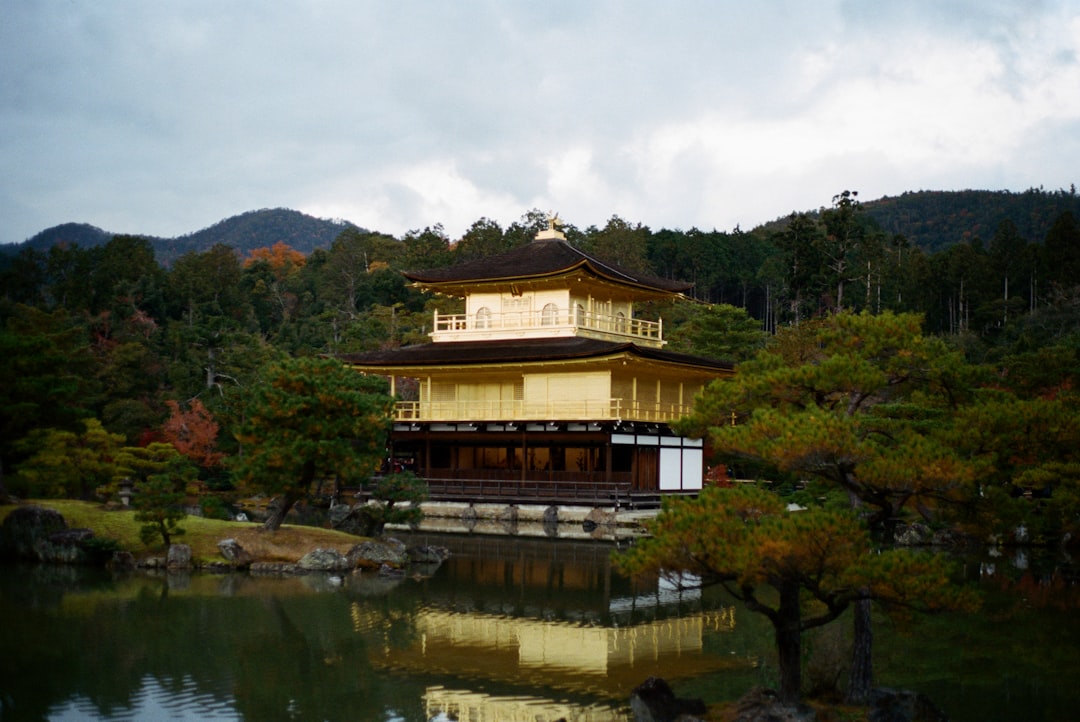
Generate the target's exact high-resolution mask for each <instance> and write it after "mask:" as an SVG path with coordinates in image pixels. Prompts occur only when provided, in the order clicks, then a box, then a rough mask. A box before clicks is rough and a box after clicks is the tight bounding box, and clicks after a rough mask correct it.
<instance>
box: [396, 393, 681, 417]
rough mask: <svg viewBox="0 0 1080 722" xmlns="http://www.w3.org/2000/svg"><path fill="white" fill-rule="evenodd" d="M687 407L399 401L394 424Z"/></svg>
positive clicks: (672, 412)
mask: <svg viewBox="0 0 1080 722" xmlns="http://www.w3.org/2000/svg"><path fill="white" fill-rule="evenodd" d="M692 410H693V409H692V407H691V406H690V405H689V404H674V403H649V402H644V401H627V400H626V399H620V398H614V399H604V400H590V399H580V400H576V401H546V402H545V401H539V402H537V401H503V400H499V401H399V402H397V404H396V405H395V407H394V420H395V421H421V422H422V421H465V422H468V421H643V422H651V423H666V422H670V421H675V420H676V419H680V418H682V417H683V416H687V415H689V414H690V412H691V411H692Z"/></svg>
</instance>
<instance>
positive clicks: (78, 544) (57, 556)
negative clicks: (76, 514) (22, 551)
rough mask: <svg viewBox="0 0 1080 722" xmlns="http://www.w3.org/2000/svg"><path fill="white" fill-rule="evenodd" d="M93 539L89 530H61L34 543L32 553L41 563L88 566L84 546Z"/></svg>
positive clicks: (88, 558)
mask: <svg viewBox="0 0 1080 722" xmlns="http://www.w3.org/2000/svg"><path fill="white" fill-rule="evenodd" d="M93 538H94V532H92V531H90V530H89V529H61V530H60V531H54V532H53V533H52V534H49V536H47V537H45V538H44V539H38V540H37V541H36V542H34V553H35V554H36V555H37V558H38V560H39V561H43V562H49V563H53V564H88V563H89V562H90V561H91V559H90V555H89V554H88V553H87V551H86V549H85V547H84V545H85V544H86V543H87V542H88V541H90V540H91V539H93Z"/></svg>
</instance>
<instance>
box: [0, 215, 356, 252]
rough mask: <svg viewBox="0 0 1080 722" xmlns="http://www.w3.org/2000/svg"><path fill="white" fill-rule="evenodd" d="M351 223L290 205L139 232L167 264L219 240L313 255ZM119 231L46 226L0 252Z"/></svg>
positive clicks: (89, 243)
mask: <svg viewBox="0 0 1080 722" xmlns="http://www.w3.org/2000/svg"><path fill="white" fill-rule="evenodd" d="M349 227H354V228H355V226H353V224H351V223H348V222H347V221H332V220H327V219H323V218H315V217H313V216H309V215H306V214H304V213H300V212H299V211H293V210H289V209H286V208H271V209H263V210H258V211H249V212H247V213H242V214H240V215H238V216H232V217H231V218H226V219H225V220H223V221H219V222H217V223H215V224H214V225H212V226H210V227H209V228H204V229H202V230H201V231H195V232H194V233H189V234H187V235H183V236H178V237H176V238H156V237H154V236H143V235H141V234H139V235H140V237H142V238H145V239H146V240H147V241H149V242H150V246H151V247H152V248H153V249H154V254H155V256H156V257H157V260H158V262H159V263H161V264H162V265H165V266H168V265H170V264H171V263H172V262H173V261H175V260H176V259H177V258H179V257H180V256H182V255H183V254H185V253H187V252H188V251H205V250H207V249H209V248H213V247H214V246H215V245H217V244H223V245H226V246H231V247H232V248H235V249H236V250H237V251H238V252H240V253H248V252H250V251H251V250H252V249H255V248H259V247H262V246H272V245H273V244H275V243H285V244H287V245H289V246H291V247H292V248H295V249H296V250H298V251H300V252H302V253H311V252H312V251H314V250H315V249H316V248H329V247H330V244H331V243H332V242H333V241H334V239H335V238H337V236H338V234H339V233H341V232H342V231H343V230H345V229H346V228H349ZM114 235H116V234H114V233H110V232H108V231H104V230H102V229H100V228H98V227H96V226H91V225H89V224H87V223H64V224H61V225H59V226H53V227H52V228H47V229H45V230H44V231H41V232H40V233H37V234H36V235H34V236H33V237H32V238H30V239H28V240H27V241H25V242H24V243H17V244H9V245H3V246H0V251H3V252H4V253H7V254H9V255H15V254H18V253H19V252H20V251H22V250H23V249H24V248H32V249H35V250H38V251H48V250H49V249H50V248H51V247H53V246H55V245H61V244H62V245H69V246H70V245H78V246H79V247H81V248H93V247H96V246H102V245H104V244H105V243H107V242H108V241H109V239H110V238H112V237H113V236H114Z"/></svg>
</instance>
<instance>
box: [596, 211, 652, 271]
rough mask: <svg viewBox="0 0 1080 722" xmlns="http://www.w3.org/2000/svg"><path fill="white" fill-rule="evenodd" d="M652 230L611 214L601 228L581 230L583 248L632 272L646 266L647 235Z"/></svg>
mask: <svg viewBox="0 0 1080 722" xmlns="http://www.w3.org/2000/svg"><path fill="white" fill-rule="evenodd" d="M650 235H652V231H650V230H649V227H648V226H643V225H641V224H640V223H637V224H631V223H630V222H628V221H625V220H623V219H622V218H619V217H618V216H612V217H611V218H609V219H608V222H607V224H605V225H604V227H603V228H600V229H597V228H595V227H591V228H588V229H587V230H586V231H585V244H584V246H585V250H586V251H588V252H589V253H590V254H592V255H593V256H595V257H596V258H598V259H600V260H601V261H607V262H609V263H614V264H617V265H619V266H622V267H623V268H628V269H630V270H632V271H648V269H649V259H648V250H649V236H650Z"/></svg>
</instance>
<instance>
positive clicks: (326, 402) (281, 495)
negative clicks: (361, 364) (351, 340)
mask: <svg viewBox="0 0 1080 722" xmlns="http://www.w3.org/2000/svg"><path fill="white" fill-rule="evenodd" d="M393 403H394V400H393V398H392V397H391V396H390V395H389V394H388V393H387V385H386V382H385V381H383V380H382V379H381V378H377V377H374V376H365V375H363V374H360V373H358V372H356V371H352V370H351V369H348V368H346V367H344V366H343V365H342V364H341V363H340V362H338V361H334V360H332V359H317V358H296V359H289V360H286V361H282V362H280V363H276V364H273V365H271V366H270V367H269V368H267V369H266V370H265V371H264V373H263V374H262V381H261V382H260V383H259V384H257V385H256V386H254V387H253V388H251V389H249V390H248V392H247V397H246V399H245V404H244V420H243V422H242V424H241V426H240V428H239V429H238V431H237V432H236V436H237V439H238V440H239V441H240V443H241V444H242V447H243V450H242V453H241V454H240V455H238V456H237V457H236V458H235V464H234V467H233V472H234V475H235V478H236V479H237V481H238V482H239V484H240V485H241V486H242V488H247V489H250V490H254V491H261V492H264V493H266V494H268V495H269V496H272V497H275V498H276V500H277V503H276V504H275V506H274V508H273V511H272V513H271V515H270V517H269V518H268V519H267V521H266V529H267V530H270V531H274V530H276V529H277V528H278V527H280V526H281V523H282V521H283V520H284V519H285V515H286V514H288V512H289V510H290V509H291V508H292V507H293V505H294V504H296V502H297V501H299V500H301V499H303V498H304V497H305V496H306V495H307V494H308V492H309V491H310V490H311V489H312V487H313V485H314V484H316V483H321V482H323V481H325V480H328V479H334V480H336V481H337V482H338V483H339V484H342V485H347V486H360V484H361V483H362V482H363V481H365V480H366V479H367V478H368V477H369V476H370V475H371V473H372V471H373V470H374V469H375V467H376V466H377V464H378V463H379V462H380V461H381V459H382V458H383V456H384V453H385V444H386V437H387V434H388V433H389V429H390V420H391V411H392V409H393Z"/></svg>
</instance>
